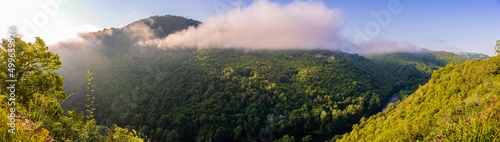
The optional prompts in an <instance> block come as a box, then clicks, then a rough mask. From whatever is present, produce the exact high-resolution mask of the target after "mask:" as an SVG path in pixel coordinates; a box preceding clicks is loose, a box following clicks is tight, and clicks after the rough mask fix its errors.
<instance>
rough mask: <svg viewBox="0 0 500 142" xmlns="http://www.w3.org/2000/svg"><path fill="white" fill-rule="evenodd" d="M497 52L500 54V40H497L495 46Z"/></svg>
mask: <svg viewBox="0 0 500 142" xmlns="http://www.w3.org/2000/svg"><path fill="white" fill-rule="evenodd" d="M495 54H497V55H499V54H500V40H497V45H496V46H495Z"/></svg>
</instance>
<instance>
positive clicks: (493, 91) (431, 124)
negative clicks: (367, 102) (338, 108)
mask: <svg viewBox="0 0 500 142" xmlns="http://www.w3.org/2000/svg"><path fill="white" fill-rule="evenodd" d="M499 74H500V58H499V57H493V58H490V59H486V60H473V61H467V62H465V63H461V64H448V65H447V66H446V67H445V68H441V69H440V70H438V71H435V72H434V73H433V74H432V78H431V79H430V80H429V81H428V83H427V84H425V85H424V86H422V87H420V88H419V89H418V90H417V91H416V92H415V93H413V94H412V95H410V96H408V98H406V99H405V100H403V101H401V102H398V103H397V105H392V106H390V107H389V109H388V110H387V111H385V112H381V113H378V114H376V115H374V116H372V117H370V118H368V119H364V118H363V119H362V120H361V121H360V123H359V124H358V125H354V126H353V131H352V132H350V133H348V134H345V135H344V136H343V137H342V139H340V141H498V140H499V136H500V135H499V131H500V129H499V126H500V125H499V124H500V123H499V120H498V118H499V117H500V115H499V113H498V112H499V111H500V104H499V97H500V96H499V94H500V89H499V88H500V75H499Z"/></svg>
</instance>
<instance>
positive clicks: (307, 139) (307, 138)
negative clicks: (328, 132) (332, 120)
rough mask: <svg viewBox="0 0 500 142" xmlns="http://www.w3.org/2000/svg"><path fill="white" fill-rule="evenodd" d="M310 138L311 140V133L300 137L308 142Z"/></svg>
mask: <svg viewBox="0 0 500 142" xmlns="http://www.w3.org/2000/svg"><path fill="white" fill-rule="evenodd" d="M311 140H312V137H311V135H307V136H305V137H302V141H303V142H310V141H311Z"/></svg>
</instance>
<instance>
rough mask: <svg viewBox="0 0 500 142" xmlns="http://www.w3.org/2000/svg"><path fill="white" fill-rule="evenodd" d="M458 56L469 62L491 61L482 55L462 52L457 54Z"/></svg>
mask: <svg viewBox="0 0 500 142" xmlns="http://www.w3.org/2000/svg"><path fill="white" fill-rule="evenodd" d="M457 55H458V56H461V57H464V58H465V59H467V60H475V59H489V58H491V57H490V56H488V55H485V54H480V53H468V52H460V53H458V54H457Z"/></svg>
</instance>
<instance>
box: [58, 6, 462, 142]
mask: <svg viewBox="0 0 500 142" xmlns="http://www.w3.org/2000/svg"><path fill="white" fill-rule="evenodd" d="M141 24H145V25H147V26H148V27H149V28H150V29H151V30H152V31H155V33H154V34H155V36H158V37H164V36H166V35H168V34H170V33H173V32H175V31H179V30H182V29H186V28H188V27H189V26H196V25H197V24H199V22H197V21H194V20H190V19H185V18H182V17H178V16H154V17H150V18H146V19H143V20H139V21H137V22H134V23H132V24H130V25H128V26H126V27H123V28H119V29H117V28H112V29H105V30H103V31H100V32H96V33H90V34H89V36H93V37H94V38H95V39H98V40H99V41H98V42H96V43H99V45H98V46H88V45H85V46H81V45H71V44H67V45H65V46H64V48H58V49H55V50H54V52H55V53H58V54H59V56H60V57H61V61H62V68H61V69H60V70H59V71H58V73H59V74H61V76H63V77H64V89H65V92H66V94H70V95H71V96H70V95H68V96H69V97H68V98H67V99H66V100H65V101H64V102H62V107H63V108H64V109H65V110H75V112H85V111H86V110H87V108H86V107H85V106H86V104H87V102H86V101H84V100H87V97H88V96H87V94H88V90H87V89H86V88H85V87H82V86H85V85H86V84H87V81H86V77H85V76H86V75H87V73H86V71H87V70H90V71H91V72H92V73H93V75H92V76H93V77H94V80H92V82H93V84H94V85H95V87H93V90H95V92H93V97H95V99H94V101H95V104H94V105H93V106H94V107H95V110H94V113H95V115H94V118H95V120H96V122H97V124H100V125H106V126H114V125H113V124H117V125H118V126H130V128H132V129H135V130H137V131H138V132H140V133H142V134H144V135H146V136H147V137H148V138H150V139H151V140H153V141H176V140H182V141H209V140H212V141H247V140H262V141H267V140H273V139H278V138H281V139H279V140H283V141H286V140H285V139H290V138H294V137H293V136H302V135H308V136H306V137H304V138H305V139H306V140H307V139H311V137H310V136H309V135H310V134H313V135H314V134H343V133H345V132H348V131H350V129H351V128H352V125H353V124H355V123H358V122H359V120H360V119H361V118H363V117H368V116H370V115H372V114H376V113H378V112H379V111H380V110H381V108H382V107H383V106H382V104H383V103H384V102H385V101H387V100H388V99H389V97H391V96H392V94H394V93H398V92H406V93H401V94H403V95H404V94H410V92H412V91H414V90H416V88H418V86H419V85H423V84H424V83H425V82H427V81H428V80H429V78H430V76H431V74H432V71H433V70H437V69H439V68H440V67H444V66H446V64H447V63H449V62H455V63H458V62H463V61H465V59H464V58H461V57H459V56H457V55H455V54H452V53H448V52H433V51H423V52H420V53H394V54H386V55H373V56H367V58H365V57H363V56H359V55H356V54H348V53H343V52H339V51H329V50H284V51H276V50H255V51H246V50H239V49H216V48H214V49H191V48H179V49H158V48H156V47H144V46H137V45H136V44H135V43H136V42H137V41H138V40H140V39H137V38H136V37H135V36H133V35H130V34H129V33H128V31H130V30H131V29H133V27H135V26H136V25H141ZM69 51H70V52H69ZM401 90H402V91H401ZM283 136H284V137H283ZM297 139H301V138H299V137H297Z"/></svg>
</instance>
